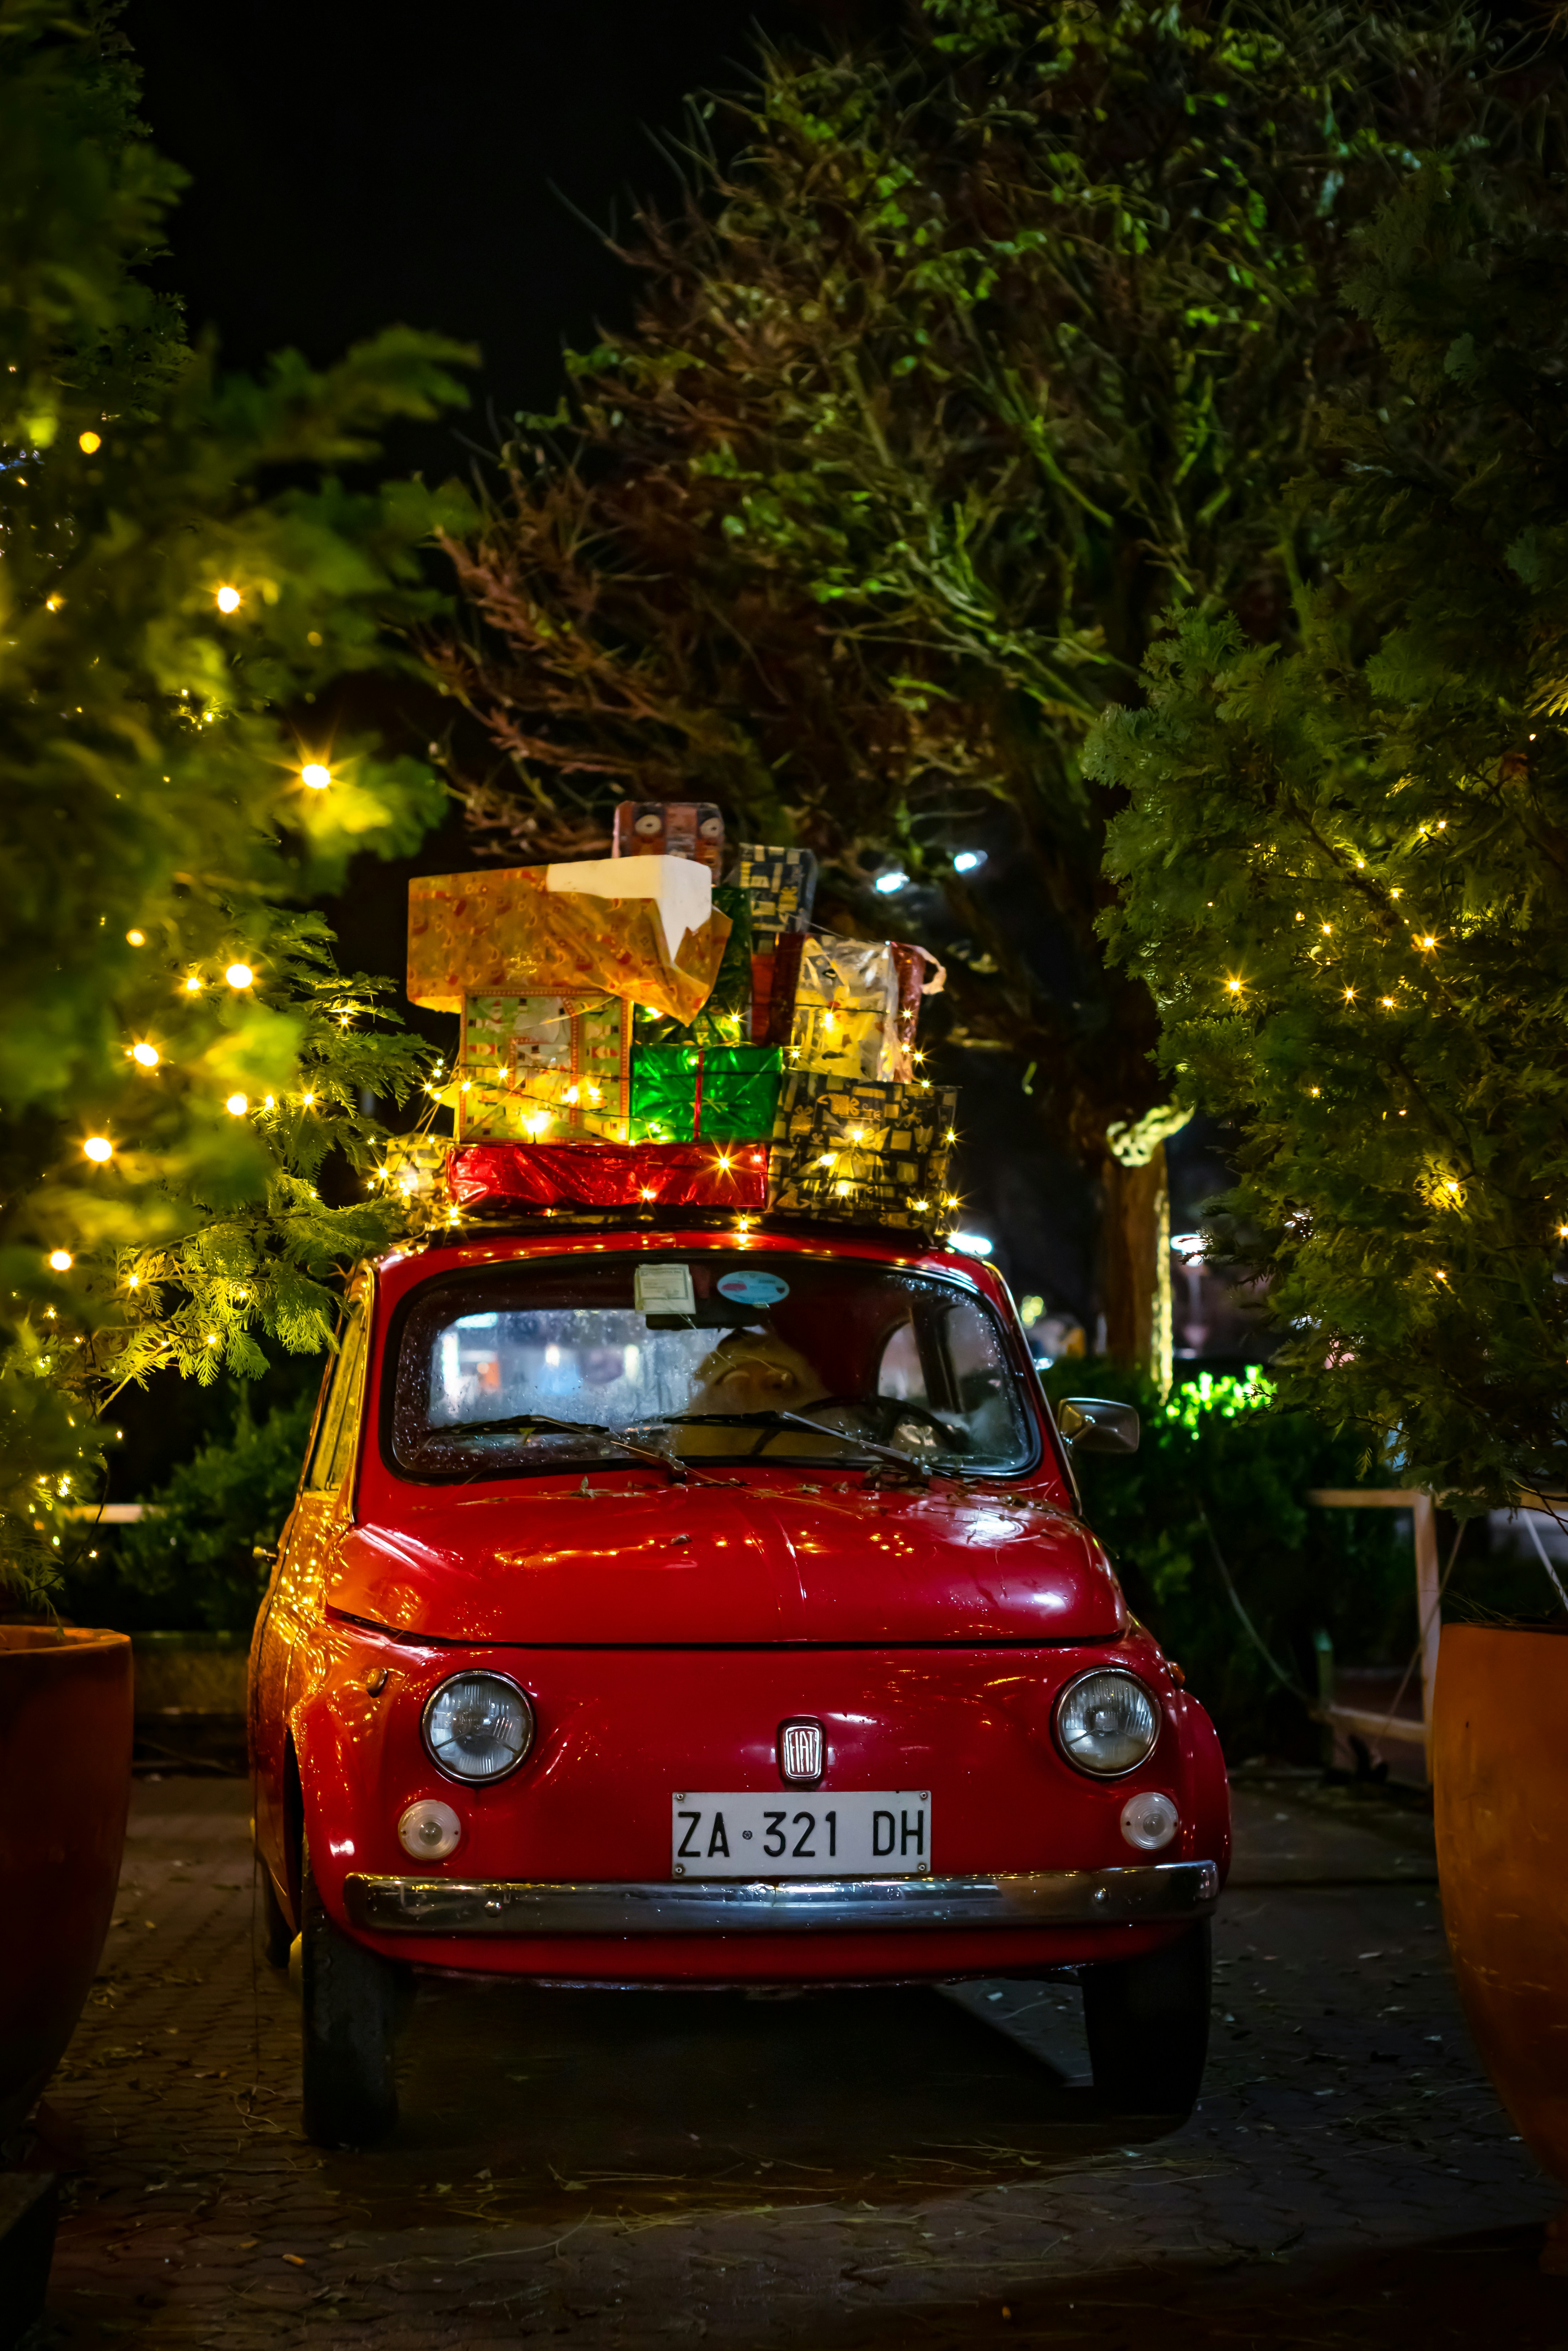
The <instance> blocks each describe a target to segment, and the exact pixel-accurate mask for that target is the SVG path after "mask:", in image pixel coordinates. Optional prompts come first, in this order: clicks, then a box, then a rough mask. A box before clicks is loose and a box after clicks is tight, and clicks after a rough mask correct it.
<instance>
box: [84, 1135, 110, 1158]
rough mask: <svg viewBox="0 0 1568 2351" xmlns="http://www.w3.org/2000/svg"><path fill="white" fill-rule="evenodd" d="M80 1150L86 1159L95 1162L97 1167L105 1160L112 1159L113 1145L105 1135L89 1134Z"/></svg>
mask: <svg viewBox="0 0 1568 2351" xmlns="http://www.w3.org/2000/svg"><path fill="white" fill-rule="evenodd" d="M82 1149H83V1150H84V1151H85V1152H86V1154H87V1155H88V1157H89V1159H94V1160H96V1161H97V1162H98V1164H99V1166H101V1165H102V1164H103V1162H104V1161H105V1160H106V1159H112V1158H113V1156H114V1145H113V1144H112V1143H110V1139H109V1137H108V1135H107V1134H89V1136H88V1139H87V1141H86V1142H85V1143H84V1144H82Z"/></svg>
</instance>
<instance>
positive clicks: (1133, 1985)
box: [1083, 1918, 1211, 2116]
mask: <svg viewBox="0 0 1568 2351" xmlns="http://www.w3.org/2000/svg"><path fill="white" fill-rule="evenodd" d="M1210 1967H1211V1959H1210V1944H1209V1932H1208V1921H1207V1918H1205V1919H1202V1920H1200V1921H1199V1923H1198V1924H1197V1926H1196V1927H1189V1928H1187V1930H1186V1933H1185V1934H1184V1935H1182V1936H1180V1937H1179V1938H1177V1940H1176V1941H1175V1942H1174V1943H1166V1944H1165V1945H1163V1946H1162V1948H1161V1949H1159V1950H1157V1951H1147V1952H1145V1954H1144V1956H1143V1957H1142V1958H1141V1959H1111V1960H1107V1961H1105V1962H1103V1964H1102V1965H1100V1966H1098V1967H1090V1968H1085V1969H1084V1970H1083V2022H1084V2023H1085V2024H1086V2025H1087V2027H1088V2029H1089V2057H1090V2062H1091V2064H1092V2066H1093V2068H1094V2087H1095V2089H1096V2090H1097V2091H1098V2092H1099V2093H1100V2095H1102V2097H1103V2098H1105V2099H1106V2100H1107V2101H1108V2102H1109V2103H1110V2104H1111V2105H1113V2106H1114V2107H1115V2109H1116V2110H1117V2112H1118V2113H1120V2114H1124V2115H1179V2116H1186V2115H1189V2114H1190V2113H1191V2112H1192V2109H1193V2106H1194V2105H1195V2104H1196V2103H1197V2094H1198V2090H1199V2088H1200V2087H1201V2086H1202V2083H1203V2062H1204V2059H1205V2058H1206V2056H1207V2053H1208V2009H1209V1975H1210Z"/></svg>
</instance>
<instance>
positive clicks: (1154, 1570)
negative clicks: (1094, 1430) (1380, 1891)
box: [1045, 1362, 1416, 1762]
mask: <svg viewBox="0 0 1568 2351" xmlns="http://www.w3.org/2000/svg"><path fill="white" fill-rule="evenodd" d="M1045 1384H1046V1387H1047V1390H1048V1392H1049V1394H1050V1395H1051V1399H1052V1402H1053V1403H1056V1402H1060V1400H1061V1398H1062V1397H1064V1396H1068V1395H1108V1396H1114V1397H1118V1398H1120V1399H1121V1400H1122V1401H1123V1402H1124V1403H1128V1404H1135V1405H1137V1406H1138V1409H1139V1411H1140V1413H1141V1415H1142V1416H1143V1440H1142V1443H1141V1444H1140V1446H1139V1448H1138V1451H1137V1453H1136V1454H1135V1455H1134V1457H1133V1458H1131V1459H1130V1460H1127V1459H1119V1458H1113V1457H1111V1456H1105V1457H1102V1458H1095V1457H1094V1456H1093V1455H1092V1454H1090V1455H1084V1456H1081V1457H1076V1458H1075V1459H1074V1463H1073V1467H1074V1469H1075V1471H1076V1473H1077V1477H1078V1480H1079V1483H1080V1486H1081V1487H1082V1491H1083V1502H1084V1511H1085V1515H1086V1516H1087V1518H1088V1520H1089V1523H1090V1524H1091V1526H1092V1528H1093V1529H1094V1531H1095V1532H1096V1534H1098V1535H1099V1537H1100V1538H1101V1540H1102V1541H1103V1543H1104V1545H1105V1548H1106V1550H1107V1551H1108V1552H1109V1553H1110V1555H1111V1560H1112V1563H1113V1566H1114V1567H1115V1569H1116V1571H1117V1573H1118V1575H1119V1576H1120V1577H1121V1579H1122V1583H1123V1587H1124V1590H1125V1592H1126V1594H1127V1600H1128V1604H1129V1605H1130V1606H1131V1607H1132V1608H1133V1610H1134V1613H1135V1614H1137V1615H1138V1616H1140V1617H1141V1618H1142V1619H1143V1620H1144V1622H1145V1624H1147V1625H1148V1626H1149V1628H1150V1630H1151V1631H1152V1632H1153V1633H1154V1634H1155V1637H1156V1639H1157V1640H1158V1641H1159V1642H1160V1644H1161V1646H1163V1647H1164V1648H1165V1649H1166V1652H1167V1653H1168V1654H1169V1655H1170V1656H1174V1657H1176V1659H1177V1660H1178V1661H1179V1662H1180V1664H1181V1666H1182V1667H1183V1670H1184V1671H1185V1673H1186V1677H1187V1686H1188V1687H1189V1688H1190V1689H1191V1690H1192V1692H1193V1694H1194V1696H1195V1697H1196V1698H1198V1699H1200V1700H1201V1702H1202V1704H1203V1705H1204V1706H1205V1707H1206V1708H1207V1710H1208V1712H1209V1714H1210V1715H1211V1716H1212V1717H1213V1719H1214V1721H1215V1723H1216V1726H1217V1728H1218V1730H1219V1734H1220V1738H1221V1740H1223V1742H1224V1746H1225V1750H1226V1753H1227V1755H1228V1757H1229V1758H1230V1760H1231V1761H1233V1762H1234V1761H1241V1760H1242V1759H1243V1758H1245V1757H1246V1756H1249V1755H1252V1754H1257V1753H1272V1754H1276V1755H1279V1754H1284V1755H1292V1756H1295V1757H1296V1758H1298V1759H1299V1760H1301V1761H1311V1760H1312V1758H1313V1757H1314V1756H1315V1755H1316V1754H1317V1752H1318V1745H1319V1733H1318V1732H1317V1731H1316V1729H1314V1728H1313V1726H1312V1720H1311V1718H1310V1716H1309V1714H1308V1711H1307V1703H1306V1702H1307V1700H1308V1699H1310V1698H1311V1699H1315V1697H1316V1692H1317V1667H1316V1653H1315V1651H1314V1648H1313V1635H1314V1634H1315V1633H1316V1632H1317V1631H1318V1630H1319V1628H1320V1627H1321V1628H1322V1630H1323V1631H1325V1632H1327V1633H1328V1634H1329V1635H1330V1636H1331V1638H1332V1640H1333V1646H1334V1648H1335V1651H1336V1653H1337V1654H1338V1656H1340V1658H1341V1659H1342V1660H1347V1661H1351V1662H1354V1663H1356V1664H1369V1663H1384V1662H1397V1663H1398V1664H1399V1665H1401V1666H1403V1665H1404V1664H1405V1663H1406V1659H1407V1658H1408V1656H1409V1655H1410V1652H1411V1650H1412V1648H1413V1647H1414V1645H1415V1640H1416V1606H1415V1571H1414V1567H1413V1564H1412V1559H1411V1550H1410V1537H1409V1533H1408V1529H1407V1524H1406V1526H1404V1527H1401V1526H1400V1525H1399V1524H1398V1523H1397V1522H1396V1520H1395V1519H1394V1515H1393V1514H1392V1513H1390V1512H1386V1511H1382V1510H1322V1509H1319V1508H1315V1507H1313V1506H1312V1504H1310V1503H1309V1502H1308V1501H1307V1499H1306V1495H1307V1492H1308V1490H1309V1489H1311V1488H1312V1487H1318V1486H1349V1485H1355V1484H1357V1483H1359V1482H1361V1481H1360V1479H1358V1477H1357V1474H1356V1455H1357V1449H1358V1448H1357V1447H1356V1445H1355V1443H1354V1440H1353V1439H1347V1438H1345V1437H1340V1436H1336V1435H1335V1434H1334V1432H1333V1430H1332V1429H1330V1428H1328V1427H1327V1426H1324V1424H1323V1423H1322V1422H1321V1421H1316V1420H1313V1419H1312V1418H1310V1417H1309V1416H1307V1415H1306V1414H1304V1413H1300V1412H1282V1411H1280V1410H1278V1409H1270V1406H1271V1405H1274V1404H1275V1402H1276V1399H1275V1396H1274V1393H1273V1384H1272V1382H1271V1381H1270V1380H1269V1379H1265V1378H1263V1377H1261V1376H1260V1374H1257V1373H1256V1372H1252V1373H1249V1374H1247V1376H1246V1377H1245V1378H1244V1379H1235V1378H1223V1379H1216V1378H1213V1377H1211V1376H1209V1375H1207V1374H1205V1375H1204V1376H1203V1377H1202V1378H1201V1379H1198V1380H1189V1381H1184V1382H1182V1383H1179V1384H1177V1385H1176V1387H1175V1388H1173V1389H1172V1391H1171V1394H1170V1395H1169V1397H1168V1398H1166V1400H1164V1401H1162V1399H1161V1397H1160V1395H1159V1394H1158V1392H1157V1390H1156V1389H1155V1387H1154V1386H1153V1385H1152V1384H1150V1383H1149V1382H1148V1381H1146V1380H1141V1379H1139V1378H1137V1377H1135V1376H1134V1375H1132V1374H1127V1373H1126V1372H1124V1371H1122V1370H1120V1369H1118V1368H1116V1367H1115V1366H1113V1365H1110V1364H1098V1363H1097V1364H1083V1363H1082V1362H1080V1363H1077V1364H1073V1363H1067V1362H1063V1363H1060V1364H1055V1365H1053V1366H1052V1368H1051V1371H1050V1372H1048V1373H1047V1374H1045ZM1222 1562H1223V1564H1222ZM1227 1572H1228V1574H1229V1578H1230V1582H1231V1583H1232V1584H1233V1586H1234V1588H1235V1593H1236V1597H1237V1598H1238V1599H1239V1601H1240V1604H1241V1607H1242V1608H1243V1609H1244V1610H1245V1612H1246V1614H1247V1617H1248V1618H1249V1620H1250V1624H1251V1626H1252V1632H1251V1633H1249V1631H1248V1630H1247V1627H1246V1626H1245V1625H1243V1623H1242V1620H1241V1617H1240V1615H1239V1613H1238V1610H1237V1607H1236V1602H1235V1600H1233V1599H1232V1597H1231V1593H1230V1592H1229V1591H1228V1588H1227V1583H1226V1573H1227ZM1254 1636H1255V1637H1254ZM1260 1645H1261V1646H1260ZM1265 1652H1267V1656H1265V1654H1264V1653H1265Z"/></svg>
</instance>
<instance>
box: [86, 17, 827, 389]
mask: <svg viewBox="0 0 1568 2351" xmlns="http://www.w3.org/2000/svg"><path fill="white" fill-rule="evenodd" d="M122 21H123V24H124V26H125V29H126V31H127V32H128V34H129V35H130V37H131V43H132V46H133V47H134V48H135V50H136V53H137V56H138V57H139V59H140V61H141V68H142V70H143V74H144V77H145V112H146V115H147V119H148V120H149V123H150V125H151V128H152V133H153V136H154V138H155V140H156V141H157V142H158V144H159V145H160V147H162V150H163V152H165V153H166V154H169V155H172V157H173V158H174V159H175V160H176V162H179V163H181V164H183V166H184V168H185V169H186V170H187V171H188V172H190V173H191V174H192V178H193V186H192V188H191V190H190V192H189V193H188V195H187V197H186V199H185V202H184V204H183V205H182V207H181V209H180V212H179V214H177V216H176V219H175V223H174V229H173V236H172V244H173V248H174V252H173V262H172V270H171V273H170V274H171V277H172V282H173V283H174V284H175V285H176V286H177V287H179V290H180V291H181V292H182V293H183V296H184V297H185V298H186V301H187V303H188V305H189V310H190V317H191V323H192V325H193V327H195V328H201V327H203V326H204V325H207V324H212V325H214V326H215V327H216V328H217V329H218V331H219V333H220V335H221V337H222V344H223V350H224V352H225V357H226V358H227V359H228V360H230V361H231V362H233V363H235V364H236V365H245V366H254V365H255V364H256V362H257V361H258V360H261V359H262V358H264V357H265V355H266V353H267V351H269V350H274V349H276V348H277V347H278V346H279V345H283V344H293V345H295V346H297V347H298V348H299V349H301V350H304V351H305V353H306V354H307V356H308V358H310V359H311V360H316V361H325V360H329V359H330V358H331V357H332V356H333V355H334V354H335V353H336V352H337V351H339V350H341V348H342V347H343V346H344V345H345V344H346V343H350V342H352V341H353V340H356V339H357V338H358V337H360V336H362V335H366V334H369V333H371V332H373V331H374V330H375V329H377V328H378V327H382V326H385V325H387V324H389V323H393V322H399V323H402V324H406V325H409V326H415V327H429V328H435V329H441V330H443V331H444V332H446V333H449V334H453V335H456V336H458V337H460V338H462V339H463V340H465V341H472V342H476V343H477V344H479V345H480V346H481V347H482V349H483V351H484V355H485V364H484V370H483V378H482V383H483V391H484V393H485V394H486V395H488V396H489V397H492V398H494V399H495V400H496V401H497V403H498V404H499V405H500V406H501V407H503V408H507V409H509V408H513V407H517V406H518V405H527V406H546V405H549V403H550V402H551V401H552V400H553V398H554V396H555V393H556V391H557V389H558V387H559V378H560V363H559V352H560V348H561V344H562V341H563V340H574V341H578V340H584V339H586V338H587V337H588V336H589V335H590V334H591V330H592V327H593V322H594V320H595V319H596V318H602V319H614V320H622V319H624V318H625V316H626V289H625V280H624V275H623V273H622V270H621V268H620V266H619V265H618V264H617V263H616V262H615V261H614V260H613V258H612V256H609V255H608V254H606V253H605V252H604V250H603V248H602V247H601V246H600V245H599V244H598V243H597V242H596V241H595V239H594V237H593V235H592V234H591V231H590V230H589V229H588V228H586V227H585V226H583V225H582V224H581V223H580V222H579V221H578V220H576V219H574V218H573V216H572V214H571V212H570V210H569V208H568V204H567V203H566V202H563V201H562V198H563V197H564V198H566V199H568V200H570V204H575V205H576V206H578V207H579V208H580V210H581V211H582V212H583V213H585V214H588V215H589V217H590V218H591V220H593V221H596V222H604V223H608V222H609V221H611V220H612V217H614V216H615V215H616V213H617V208H618V216H619V219H620V220H621V222H622V224H624V223H625V222H626V220H627V218H628V216H629V212H630V201H631V199H632V198H633V197H635V196H636V195H643V194H647V193H655V194H660V193H662V194H664V196H666V197H668V195H669V194H670V193H672V191H673V187H674V181H673V177H672V175H671V172H670V170H669V167H668V165H667V164H666V163H665V162H664V161H663V159H662V158H661V157H660V156H659V154H658V153H657V152H656V151H655V147H654V144H653V136H654V135H657V134H661V133H662V134H664V135H665V136H670V135H674V136H679V134H680V131H681V126H682V113H683V100H684V99H685V95H686V93H687V92H689V91H692V90H694V89H704V88H713V87H716V86H717V87H721V88H727V89H734V88H736V87H737V86H739V85H740V84H741V83H742V82H743V81H744V79H745V77H746V74H747V69H748V63H749V60H750V58H751V57H753V56H754V55H755V43H756V36H757V33H758V30H761V31H762V32H763V33H765V34H766V35H768V36H770V37H789V35H790V34H791V33H798V32H799V31H800V30H801V29H802V28H808V27H810V24H811V21H812V19H811V14H810V12H809V11H807V10H805V9H803V8H801V7H800V6H796V5H789V0H765V5H756V0H663V5H659V0H520V5H519V0H512V5H497V0H456V5H455V6H448V7H447V8H445V9H443V10H440V11H432V10H431V9H430V8H429V7H428V6H415V5H411V0H317V5H303V0H270V5H267V6H265V7H263V6H259V5H256V0H250V5H238V6H231V7H229V8H226V9H213V8H208V7H203V8H202V9H200V10H199V11H198V10H197V9H196V8H194V7H193V6H191V5H189V0H131V5H130V6H129V7H128V9H127V11H126V13H125V16H124V18H123V20H122ZM651 134H652V135H651ZM552 183H553V186H554V187H555V188H557V189H559V191H560V192H561V193H560V194H559V195H557V194H555V193H552Z"/></svg>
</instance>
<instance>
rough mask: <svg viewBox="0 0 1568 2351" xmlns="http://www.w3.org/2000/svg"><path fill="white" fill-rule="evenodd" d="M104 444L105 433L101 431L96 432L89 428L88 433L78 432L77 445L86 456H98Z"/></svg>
mask: <svg viewBox="0 0 1568 2351" xmlns="http://www.w3.org/2000/svg"><path fill="white" fill-rule="evenodd" d="M102 446H103V435H102V434H101V433H94V432H91V431H90V430H89V431H88V432H86V433H78V434H77V447H78V449H79V450H80V451H81V453H82V455H83V456H84V457H96V456H97V455H98V453H99V450H100V449H101V448H102Z"/></svg>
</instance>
